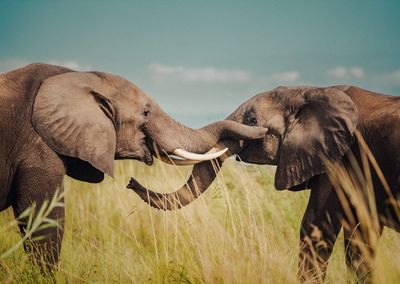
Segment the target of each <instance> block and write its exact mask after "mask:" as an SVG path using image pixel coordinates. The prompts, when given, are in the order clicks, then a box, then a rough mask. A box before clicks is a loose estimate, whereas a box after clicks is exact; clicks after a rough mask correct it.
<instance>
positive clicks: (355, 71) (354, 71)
mask: <svg viewBox="0 0 400 284" xmlns="http://www.w3.org/2000/svg"><path fill="white" fill-rule="evenodd" d="M349 72H350V74H351V75H352V76H353V77H355V78H357V79H361V78H363V77H364V69H362V68H361V67H351V68H350V69H349Z"/></svg>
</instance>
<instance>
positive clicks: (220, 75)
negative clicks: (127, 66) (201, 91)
mask: <svg viewBox="0 0 400 284" xmlns="http://www.w3.org/2000/svg"><path fill="white" fill-rule="evenodd" d="M148 70H149V72H150V73H151V75H152V76H153V77H154V78H155V79H157V80H169V79H175V80H179V81H181V82H187V83H243V82H249V81H251V79H252V74H251V73H250V72H249V71H246V70H241V69H218V68H216V67H212V66H209V67H183V66H171V65H164V64H160V63H153V64H150V65H149V66H148Z"/></svg>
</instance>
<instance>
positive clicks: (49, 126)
mask: <svg viewBox="0 0 400 284" xmlns="http://www.w3.org/2000/svg"><path fill="white" fill-rule="evenodd" d="M113 91H115V89H114V88H113V87H112V86H111V84H110V83H108V82H107V80H105V79H104V78H103V77H102V76H100V75H99V74H97V73H84V72H70V73H65V74H61V75H57V76H54V77H51V78H48V79H46V80H44V81H43V83H42V85H41V86H40V88H39V90H38V92H37V94H36V98H35V102H34V106H33V115H32V123H33V127H34V128H35V130H36V131H37V132H38V133H39V135H40V136H41V137H42V139H43V140H44V141H45V142H46V143H47V144H48V145H49V147H51V148H52V149H53V150H54V151H55V152H57V153H59V154H61V155H64V156H69V157H75V158H79V159H81V160H83V161H86V162H89V163H90V164H91V165H93V166H94V167H95V168H97V169H98V170H100V171H102V172H103V173H106V174H108V175H109V176H112V177H113V175H114V156H115V148H116V132H115V127H114V123H113V121H112V117H113V112H114V111H113V109H112V106H111V104H110V102H109V100H108V99H107V96H108V95H109V94H110V93H112V92H113Z"/></svg>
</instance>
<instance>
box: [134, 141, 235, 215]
mask: <svg viewBox="0 0 400 284" xmlns="http://www.w3.org/2000/svg"><path fill="white" fill-rule="evenodd" d="M219 144H220V145H219V147H228V148H229V154H228V155H224V156H222V157H220V158H219V159H218V160H214V161H204V162H201V163H199V164H196V165H194V167H193V170H192V174H191V176H190V178H189V179H188V181H187V182H186V184H185V185H183V186H182V187H181V188H180V189H178V190H177V191H175V192H172V193H157V192H154V191H152V190H149V189H147V188H145V187H143V186H142V185H141V184H140V183H139V182H138V181H137V180H135V179H134V178H131V180H130V182H129V184H128V186H127V187H128V188H130V189H133V190H134V191H135V192H136V193H137V194H138V195H139V196H140V197H141V198H142V199H143V200H144V201H145V202H146V203H148V204H149V205H151V206H152V207H154V208H157V209H162V210H174V209H179V208H182V207H183V206H186V205H188V204H189V203H191V202H192V201H194V200H195V199H196V198H197V197H199V196H200V195H201V194H202V193H203V192H204V191H206V190H207V188H208V187H209V186H210V185H211V183H212V182H213V181H214V179H215V177H216V176H217V174H218V172H219V170H220V168H221V166H222V163H223V161H224V160H225V159H226V158H228V157H229V156H230V155H233V154H236V153H238V152H239V150H240V148H241V145H240V143H239V142H238V141H235V140H231V139H225V140H224V141H222V142H220V143H219Z"/></svg>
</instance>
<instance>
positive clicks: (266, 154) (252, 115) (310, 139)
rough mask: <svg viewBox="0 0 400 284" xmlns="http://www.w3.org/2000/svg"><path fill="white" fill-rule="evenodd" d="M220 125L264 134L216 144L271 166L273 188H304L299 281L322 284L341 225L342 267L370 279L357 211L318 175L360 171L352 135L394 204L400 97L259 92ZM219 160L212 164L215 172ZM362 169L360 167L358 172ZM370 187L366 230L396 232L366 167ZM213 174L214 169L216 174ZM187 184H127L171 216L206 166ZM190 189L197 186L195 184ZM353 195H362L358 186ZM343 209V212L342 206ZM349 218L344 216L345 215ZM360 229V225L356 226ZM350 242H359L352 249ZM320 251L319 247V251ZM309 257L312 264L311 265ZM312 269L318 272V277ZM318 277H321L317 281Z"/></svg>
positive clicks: (343, 90) (346, 90)
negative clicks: (372, 219) (162, 189)
mask: <svg viewBox="0 0 400 284" xmlns="http://www.w3.org/2000/svg"><path fill="white" fill-rule="evenodd" d="M227 120H233V121H237V122H240V123H243V124H246V125H254V126H262V127H266V128H268V132H267V135H266V136H265V137H264V139H259V140H253V141H245V143H244V144H243V146H241V145H240V143H239V142H237V141H233V140H224V141H221V143H220V144H222V146H227V147H229V149H230V154H237V155H238V156H239V157H240V160H243V161H245V162H247V163H255V164H269V165H276V166H277V169H276V174H275V187H276V188H277V189H278V190H282V189H289V190H292V191H297V190H303V189H306V188H309V189H311V196H310V199H309V203H308V206H307V209H306V212H305V214H304V217H303V221H302V225H301V232H300V247H301V248H302V249H301V251H300V269H299V273H300V277H301V279H302V280H308V281H309V280H312V279H313V280H315V281H318V280H321V279H323V277H324V276H325V271H326V267H327V264H328V259H329V256H330V254H331V252H332V248H333V245H334V243H335V241H336V238H337V235H338V233H339V231H340V229H341V227H342V224H343V223H344V224H346V226H344V227H343V228H344V235H345V249H346V263H347V265H348V266H349V267H350V268H351V269H353V271H355V272H356V273H357V275H358V277H359V280H361V281H364V280H365V281H369V280H370V278H369V277H370V266H371V262H367V261H363V259H364V257H363V255H362V253H361V250H360V246H364V248H367V250H369V253H370V259H373V256H374V255H375V251H376V246H373V244H372V243H371V241H370V239H369V236H368V233H366V231H368V230H364V229H365V228H364V227H363V224H362V222H361V221H360V218H359V217H358V215H357V214H358V211H357V206H355V205H353V204H352V203H351V200H349V199H348V196H346V195H344V197H343V198H344V199H345V200H343V199H341V200H339V197H338V196H339V195H338V194H339V191H340V189H338V188H333V186H332V183H331V182H330V180H329V178H328V177H327V174H326V173H325V170H326V168H325V163H324V161H329V162H331V163H337V162H339V161H340V163H341V164H342V165H344V166H345V167H346V168H347V169H348V170H349V171H350V173H353V174H354V170H353V166H352V165H351V163H350V161H351V157H352V155H354V157H355V159H356V161H357V162H358V164H359V165H362V163H361V154H360V149H359V143H358V141H357V139H356V136H354V133H355V130H356V129H357V130H358V131H359V133H360V134H361V135H362V137H363V139H364V140H365V142H366V143H367V145H368V147H369V148H370V150H371V152H372V154H373V155H374V157H375V159H376V160H377V163H378V165H379V166H380V168H381V170H382V172H383V174H384V176H385V178H386V180H387V182H388V184H389V187H390V189H391V191H392V192H391V193H390V194H392V195H393V196H394V197H395V199H397V203H398V202H399V199H400V198H399V195H400V189H399V182H398V180H399V179H398V178H399V176H400V159H399V157H400V147H399V145H400V130H399V128H398V125H399V124H400V98H398V97H391V96H385V95H381V94H377V93H373V92H369V91H366V90H363V89H360V88H357V87H352V86H334V87H327V88H314V87H294V88H286V87H279V88H277V89H274V90H272V91H270V92H266V93H262V94H259V95H257V96H254V97H253V98H251V99H249V100H248V101H247V102H245V103H243V104H242V105H241V106H240V107H239V108H238V109H237V110H236V111H234V112H233V113H232V114H231V115H230V116H229V117H228V118H227ZM222 162H223V159H219V164H220V165H221V164H222ZM361 168H363V167H362V166H361ZM370 168H371V172H372V182H373V188H374V191H375V200H376V206H377V211H378V215H379V224H377V225H376V227H373V228H372V229H371V228H370V229H369V230H374V231H376V234H377V235H378V236H380V234H381V233H382V229H383V227H384V226H389V227H391V228H393V229H395V230H397V231H399V229H400V220H399V216H398V215H396V210H397V212H400V211H398V210H399V208H398V206H397V205H395V206H396V207H393V206H392V205H391V202H390V201H389V199H390V198H389V196H390V194H388V192H386V191H385V189H384V187H383V185H382V182H381V181H380V180H379V178H378V176H377V173H376V171H375V170H374V168H373V166H371V165H370ZM216 169H217V170H218V167H216ZM192 173H193V177H191V178H190V179H189V180H188V182H187V185H185V186H183V187H182V188H181V189H180V190H178V191H177V192H174V193H171V194H159V193H155V192H152V191H149V193H148V194H149V197H150V200H148V197H147V191H146V189H145V188H144V187H142V186H141V185H140V184H138V182H137V181H135V180H131V184H130V186H131V187H133V188H134V189H135V191H136V192H137V193H138V194H139V195H140V196H141V197H142V199H143V200H145V201H146V202H148V203H150V204H151V205H152V206H154V207H157V208H161V209H175V208H179V207H181V206H184V205H186V204H188V203H190V202H191V201H193V200H194V199H195V198H196V197H198V196H199V195H200V194H201V193H202V192H204V191H205V190H206V189H207V188H208V186H209V185H210V184H211V183H212V181H213V180H214V178H215V176H216V173H215V172H214V170H213V166H212V165H211V163H210V162H203V163H201V164H198V165H195V166H194V168H193V172H192ZM196 183H197V187H196V186H194V184H196ZM359 189H360V193H361V195H362V196H364V197H365V191H364V190H363V187H362V186H360V188H359ZM346 203H349V204H350V205H349V206H350V210H347V211H345V209H344V207H342V205H343V204H346ZM349 211H350V212H351V214H348V212H349ZM360 222H361V224H359V223H360ZM354 236H358V237H359V238H360V240H359V242H358V245H357V242H356V241H354ZM321 243H322V244H325V246H321V245H319V246H318V244H321ZM312 252H315V253H316V254H314V255H315V256H316V258H317V260H316V261H313V257H312V256H311V255H312ZM315 263H318V264H319V266H320V268H321V271H318V269H317V266H315ZM318 272H322V273H320V274H319V276H316V274H317V273H318Z"/></svg>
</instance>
